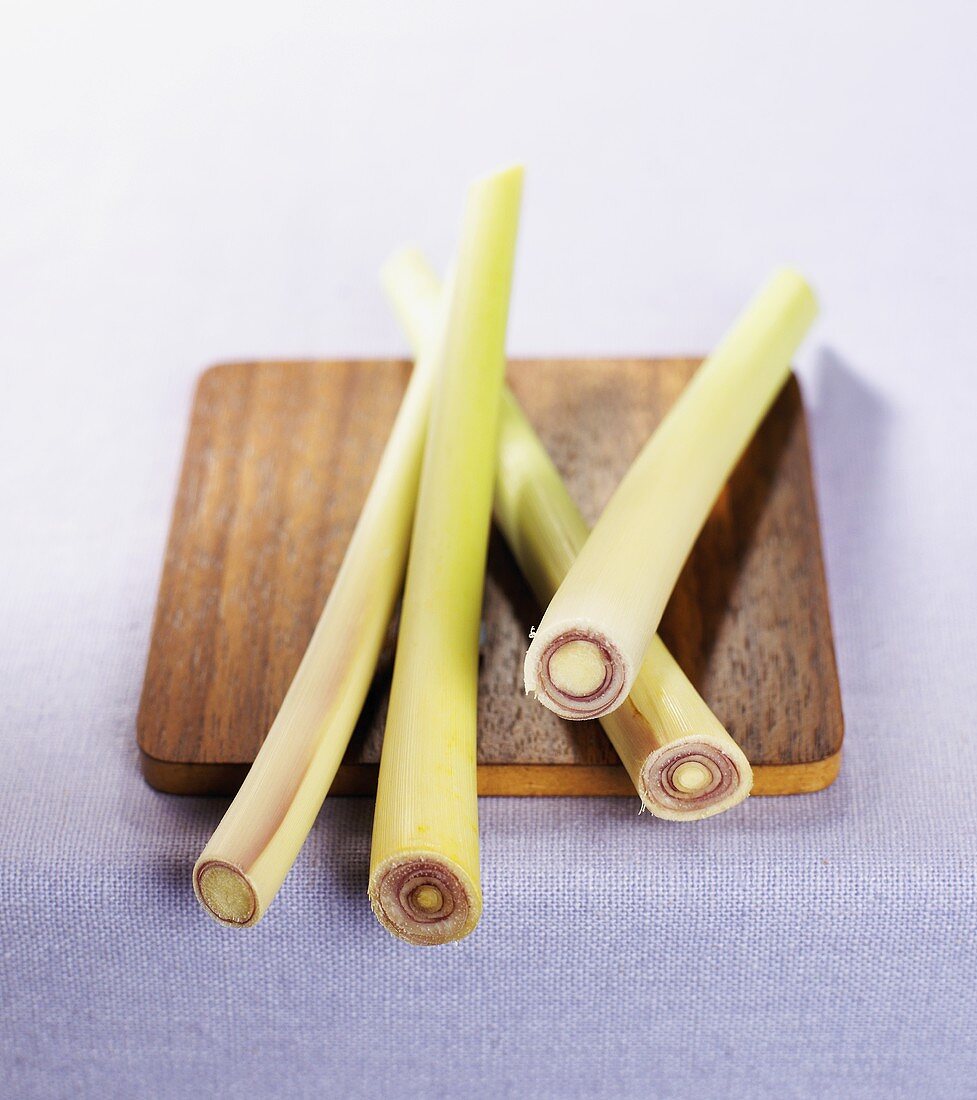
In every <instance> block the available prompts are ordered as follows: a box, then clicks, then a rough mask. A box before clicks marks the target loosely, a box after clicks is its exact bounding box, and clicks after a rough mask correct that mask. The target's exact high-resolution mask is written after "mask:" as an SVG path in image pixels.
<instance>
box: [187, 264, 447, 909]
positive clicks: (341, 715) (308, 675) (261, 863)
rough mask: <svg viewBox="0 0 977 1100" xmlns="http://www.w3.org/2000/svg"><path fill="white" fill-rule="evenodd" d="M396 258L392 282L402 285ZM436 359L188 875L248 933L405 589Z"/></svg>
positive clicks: (354, 710) (311, 808) (333, 758)
mask: <svg viewBox="0 0 977 1100" xmlns="http://www.w3.org/2000/svg"><path fill="white" fill-rule="evenodd" d="M402 262H403V261H402V260H401V259H399V258H398V257H394V258H393V259H392V260H391V261H390V263H389V264H388V265H387V267H386V268H385V270H384V279H385V280H388V281H389V280H391V279H392V280H394V281H396V282H397V283H398V285H399V284H402V282H403V280H404V279H409V278H410V267H409V265H408V266H407V267H406V268H405V269H404V270H400V267H401V264H402ZM437 367H438V359H437V354H436V352H432V353H431V354H429V355H426V356H422V357H420V358H419V359H418V361H417V365H416V367H415V369H414V372H413V375H412V376H411V379H410V382H409V383H408V386H407V391H406V393H405V394H404V398H403V401H402V403H401V406H400V409H399V411H398V413H397V418H396V420H395V422H394V426H393V430H392V431H391V434H390V437H389V440H388V441H387V445H386V448H385V450H384V452H383V456H382V458H381V459H380V465H379V468H378V469H377V473H376V476H375V477H374V479H373V483H372V485H371V487H370V491H369V493H368V495H367V498H366V502H365V504H364V506H363V511H362V513H361V514H360V517H359V520H358V521H357V524H356V528H355V529H354V531H353V536H352V538H351V539H350V543H349V546H348V548H347V550H346V555H345V557H344V558H343V562H342V565H341V567H340V570H339V573H338V574H337V576H336V579H335V581H334V582H333V586H332V590H331V592H330V593H329V598H328V600H327V601H326V605H325V607H324V608H323V611H322V614H321V616H320V618H319V622H318V625H317V626H316V629H315V632H314V633H313V635H312V639H311V641H310V642H309V646H308V649H307V650H306V652H305V656H304V657H303V659H302V662H301V664H300V665H299V668H298V671H297V672H296V674H295V677H294V679H293V680H292V683H291V686H290V687H289V689H288V693H287V694H286V696H285V699H284V701H283V703H282V706H281V709H280V710H279V712H278V715H277V716H276V718H275V720H274V722H273V724H272V726H271V729H270V731H269V733H268V736H267V738H266V739H265V741H264V743H263V744H262V746H261V749H260V751H259V752H258V755H257V757H256V758H255V761H254V763H253V764H252V766H251V769H250V771H249V772H248V774H247V776H246V778H245V780H244V783H243V784H242V785H241V789H240V790H239V791H238V793H237V795H236V796H235V798H234V801H233V802H232V803H231V805H230V807H229V808H228V810H227V812H226V814H225V815H224V818H223V820H222V821H221V823H220V825H219V826H218V827H217V831H216V832H215V833H214V835H213V837H211V839H210V842H209V843H208V844H207V846H206V848H205V849H204V851H203V853H202V854H201V856H200V858H199V859H198V860H197V863H196V865H195V867H194V869H193V888H194V892H195V893H196V895H197V897H198V898H199V900H200V901H201V903H202V904H203V905H204V907H205V908H206V910H207V911H208V912H209V913H210V914H211V916H213V917H215V918H216V919H217V920H219V921H220V922H221V923H222V924H226V925H230V926H234V927H239V928H243V927H249V926H250V925H253V924H255V923H256V922H257V921H258V920H259V919H260V918H261V916H262V915H263V914H264V912H265V910H266V909H267V907H268V905H269V904H270V903H271V901H272V899H273V898H274V897H275V894H277V893H278V890H279V888H280V886H281V884H282V882H283V881H284V879H285V876H286V875H287V874H288V871H289V869H290V868H291V866H292V864H293V863H294V862H295V857H296V856H297V855H298V853H299V850H300V849H301V847H302V844H303V843H304V842H305V838H306V837H307V836H308V834H309V830H310V829H311V828H312V824H313V822H314V821H315V817H316V814H317V813H318V812H319V808H320V807H321V805H322V802H323V799H324V798H325V796H326V793H327V792H328V790H329V787H330V786H331V784H332V781H333V779H334V778H335V775H336V770H337V769H338V767H339V764H340V762H341V761H342V758H343V754H344V753H345V751H346V747H347V745H348V744H349V739H350V736H351V734H352V732H353V728H354V726H355V725H356V720H357V718H358V717H359V714H360V711H361V710H362V708H363V702H364V700H365V698H366V694H367V690H368V689H369V686H370V682H371V680H372V678H373V674H374V672H375V670H376V665H377V660H378V658H379V655H380V650H381V648H382V646H383V642H384V638H385V635H386V631H387V627H388V624H389V622H390V618H391V616H392V614H393V610H394V607H395V605H396V601H397V599H398V597H399V595H400V592H401V589H402V587H403V579H404V571H405V569H406V564H407V550H408V545H409V542H410V532H411V524H412V521H413V515H414V503H415V499H416V496H417V485H418V479H419V477H420V470H421V462H422V458H423V453H424V437H425V430H426V427H427V418H428V409H429V407H430V402H431V393H432V390H433V384H434V379H435V377H436V373H437Z"/></svg>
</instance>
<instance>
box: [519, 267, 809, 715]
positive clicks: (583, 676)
mask: <svg viewBox="0 0 977 1100" xmlns="http://www.w3.org/2000/svg"><path fill="white" fill-rule="evenodd" d="M816 313H817V305H816V302H815V298H814V294H813V293H812V291H811V289H810V287H809V286H808V285H807V283H805V281H804V280H803V279H802V278H801V276H800V275H798V274H797V273H796V272H794V271H790V270H781V271H778V272H777V273H776V274H775V275H774V276H773V277H772V278H771V279H770V280H769V282H768V283H767V284H766V286H764V288H763V289H762V290H761V291H760V293H759V294H758V295H757V296H756V298H754V300H753V301H752V302H751V303H750V305H749V306H748V308H747V309H746V311H745V312H744V313H743V314H742V315H741V317H740V318H739V319H738V320H737V321H736V323H735V324H734V326H733V328H732V329H731V330H730V331H729V333H728V334H727V336H726V337H725V339H724V340H723V341H722V343H721V344H720V345H719V347H718V348H717V349H716V351H715V352H713V354H712V355H710V356H709V358H708V359H707V360H706V361H705V362H704V363H703V365H702V366H701V367H700V368H699V370H698V372H697V373H696V375H695V377H694V378H693V379H692V381H691V382H690V383H689V385H688V386H687V387H686V389H685V391H684V392H683V393H682V395H681V397H680V398H679V399H678V401H677V402H676V403H675V405H674V406H673V407H672V409H671V410H670V411H669V413H668V415H667V416H666V417H665V419H664V420H663V421H662V423H661V425H660V426H659V428H658V429H657V431H656V432H655V433H654V435H653V436H652V437H651V439H650V440H649V441H648V443H647V444H646V445H645V447H644V449H643V450H642V452H641V453H640V454H639V455H638V457H637V459H635V461H634V463H633V465H632V466H631V469H630V470H629V471H628V473H627V474H626V475H625V477H624V479H623V480H622V481H621V483H620V485H619V486H618V488H617V489H616V491H615V492H614V495H613V496H612V497H611V499H610V501H609V503H608V504H607V507H606V508H605V509H604V512H603V514H602V515H601V517H600V519H598V521H597V523H596V525H595V526H594V529H593V531H592V532H591V533H590V536H589V538H588V539H587V541H586V543H585V544H584V546H583V548H582V549H581V551H580V553H579V554H578V555H577V557H576V559H575V560H574V562H573V565H572V566H571V567H570V570H569V572H568V573H567V575H566V577H565V578H564V579H563V581H562V583H561V584H560V586H559V588H558V589H557V591H556V594H555V595H554V596H553V599H552V600H551V601H550V604H549V606H548V607H547V609H546V611H545V613H544V614H543V618H542V621H541V622H540V624H539V627H538V628H537V629H536V633H535V636H534V637H533V640H532V644H531V645H530V647H529V651H528V653H527V654H526V664H525V670H524V671H525V685H526V691H527V692H534V693H535V694H536V697H537V698H538V699H539V700H540V701H541V702H542V703H543V704H544V705H545V706H547V707H549V709H550V710H552V711H555V712H556V713H557V714H560V715H562V716H563V717H564V718H573V719H584V718H600V717H602V716H603V715H606V714H610V713H612V712H613V711H614V710H616V709H617V708H618V707H620V706H621V704H622V703H623V702H624V700H625V699H626V698H627V697H628V695H629V693H630V692H631V689H632V687H633V686H634V681H635V677H636V676H637V674H638V670H639V669H640V668H641V665H642V662H643V661H644V659H645V655H646V654H647V652H648V649H649V647H650V645H651V642H652V639H653V638H654V636H655V631H656V630H657V629H658V624H659V623H660V622H661V617H662V613H663V612H664V610H665V605H666V603H667V602H668V598H669V596H670V595H671V592H672V589H673V588H674V587H675V582H676V580H677V579H678V575H679V572H680V571H681V569H682V565H683V563H684V562H685V559H686V558H687V557H688V554H689V551H690V550H691V549H692V545H693V543H694V542H695V539H696V536H697V535H698V533H699V531H700V529H701V528H702V525H703V523H704V522H705V520H706V517H707V516H708V515H709V511H710V509H711V508H712V505H713V503H714V502H715V500H716V497H717V496H718V495H719V493H720V490H721V489H722V487H723V485H724V484H725V482H726V479H727V477H728V476H729V474H730V472H731V471H732V469H733V467H734V466H735V464H736V462H737V460H738V459H739V457H740V455H741V454H742V453H743V450H744V449H745V448H746V445H747V443H749V441H750V438H751V437H752V435H753V433H754V432H755V431H756V428H757V425H758V424H759V423H760V421H761V420H762V419H763V416H764V415H765V413H766V411H767V409H768V408H769V407H770V405H771V404H772V403H773V400H774V398H775V397H776V396H777V393H778V392H779V391H780V389H781V387H782V386H783V384H784V382H785V381H786V379H787V376H788V373H789V371H790V359H791V356H792V355H793V353H794V352H795V351H796V349H797V346H798V345H799V344H800V342H801V340H802V339H803V337H804V334H805V333H806V331H807V329H808V328H809V326H810V324H811V322H812V321H813V320H814V317H815V315H816Z"/></svg>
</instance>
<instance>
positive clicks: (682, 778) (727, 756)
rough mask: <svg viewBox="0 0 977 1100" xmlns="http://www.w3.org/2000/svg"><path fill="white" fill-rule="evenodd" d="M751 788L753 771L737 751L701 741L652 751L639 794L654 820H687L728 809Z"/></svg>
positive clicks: (692, 739) (713, 740)
mask: <svg viewBox="0 0 977 1100" xmlns="http://www.w3.org/2000/svg"><path fill="white" fill-rule="evenodd" d="M752 786H753V770H752V768H751V767H750V764H749V761H748V760H747V759H746V757H745V756H744V754H743V753H742V751H740V750H739V749H738V748H736V746H735V745H730V744H725V743H724V742H723V741H721V740H719V739H718V738H712V737H708V736H703V737H687V738H683V739H682V740H681V741H674V742H672V743H671V744H670V745H666V746H664V747H663V748H661V749H658V750H657V751H656V752H653V753H652V754H651V755H650V756H649V757H648V759H647V760H646V761H645V763H644V766H643V767H642V769H641V787H640V791H639V793H640V795H641V798H642V801H643V802H644V803H645V805H646V807H647V808H648V809H649V810H650V811H651V812H652V813H653V814H654V815H655V816H656V817H664V818H668V819H670V820H672V821H679V820H681V821H688V820H690V819H697V818H704V817H712V816H713V815H714V814H720V813H722V812H723V811H724V810H728V809H730V808H731V807H732V806H735V805H737V803H739V802H742V801H743V799H744V798H746V796H747V795H748V794H749V793H750V789H751V788H752Z"/></svg>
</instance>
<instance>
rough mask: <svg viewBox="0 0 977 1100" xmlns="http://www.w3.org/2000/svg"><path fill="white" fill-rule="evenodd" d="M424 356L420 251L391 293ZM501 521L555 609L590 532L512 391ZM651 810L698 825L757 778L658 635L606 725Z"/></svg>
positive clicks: (406, 257)
mask: <svg viewBox="0 0 977 1100" xmlns="http://www.w3.org/2000/svg"><path fill="white" fill-rule="evenodd" d="M385 288H386V290H387V293H388V295H389V296H390V298H391V301H392V303H393V306H394V309H395V311H396V313H397V316H398V318H399V320H400V322H401V324H402V325H403V327H404V329H405V331H406V333H407V337H408V340H409V341H410V343H411V346H412V348H413V349H414V351H415V353H416V354H419V355H423V354H425V349H427V348H428V347H429V346H430V344H431V342H432V340H433V339H434V337H435V336H436V329H435V317H436V315H437V309H438V303H439V300H440V294H441V287H440V283H439V281H438V278H437V275H436V274H435V273H434V271H433V269H432V268H431V267H430V266H429V264H428V263H427V261H426V260H425V259H424V257H423V256H421V255H420V254H419V253H417V252H414V251H412V252H410V253H409V254H406V253H402V254H401V255H399V256H398V263H397V266H396V273H395V276H394V277H393V278H391V279H390V280H388V281H387V283H386V284H385ZM495 519H496V522H497V523H498V525H499V527H500V528H501V530H502V533H503V534H504V536H505V538H506V541H507V542H508V544H509V546H510V548H511V549H512V552H513V554H514V555H515V557H516V560H517V562H518V563H519V567H520V569H521V570H522V572H523V574H524V575H525V577H526V579H527V580H528V581H529V583H530V585H531V586H532V588H533V590H534V592H535V593H536V596H537V598H538V599H539V600H540V602H541V603H543V604H545V603H546V602H547V601H548V600H549V599H550V598H551V597H552V595H553V593H554V592H555V591H556V589H557V588H558V586H559V584H560V582H561V581H562V580H563V578H564V576H566V573H567V571H568V570H569V568H570V566H571V565H572V564H573V560H574V558H575V557H576V555H577V554H578V553H579V552H580V549H581V547H582V546H583V544H584V543H585V542H586V541H587V534H588V529H587V525H586V522H585V520H584V518H583V516H582V515H581V514H580V510H579V509H578V508H577V506H576V505H575V504H574V502H573V499H572V498H571V496H570V493H569V492H568V490H567V487H566V485H565V484H564V482H563V479H562V478H561V477H560V474H559V472H558V471H557V469H556V466H555V465H554V464H553V462H552V460H551V459H550V457H549V455H548V454H547V453H546V449H545V448H544V447H543V444H542V442H541V441H540V439H539V437H538V436H537V435H536V433H535V432H534V431H533V429H532V426H531V425H530V423H529V421H528V420H527V419H526V416H525V415H524V413H523V412H522V409H521V408H520V407H519V403H518V401H517V400H516V398H515V397H514V396H513V394H512V393H511V391H509V390H508V389H504V390H503V395H502V408H501V415H500V428H499V457H498V468H497V478H496V491H495ZM601 724H602V725H603V727H604V730H605V732H606V733H607V735H608V737H609V739H610V741H611V743H612V744H613V746H614V748H615V750H616V751H617V754H618V756H619V757H620V758H621V762H622V763H623V764H624V766H625V768H626V769H627V772H628V775H629V776H630V777H631V781H632V782H633V783H634V786H635V789H636V790H637V792H638V794H639V796H640V797H641V801H642V803H643V804H644V806H645V807H646V808H647V809H648V810H650V811H651V813H653V814H654V815H655V816H656V817H664V818H670V819H672V820H686V821H688V820H698V819H701V818H705V817H711V816H713V815H714V814H718V813H722V812H723V811H724V810H728V809H731V808H732V807H733V806H735V805H737V804H738V803H740V802H742V801H743V799H744V798H746V796H747V795H748V794H749V792H750V789H751V787H752V785H753V770H752V768H751V767H750V763H749V761H748V760H747V758H746V756H745V754H744V753H743V751H742V749H740V747H739V746H738V745H737V744H736V742H735V741H734V740H733V739H732V738H731V737H730V735H729V734H728V733H727V732H726V730H725V728H724V727H723V725H722V723H721V722H720V721H719V719H718V718H717V717H716V716H715V715H714V714H713V712H712V711H711V710H710V709H709V707H708V705H707V704H706V702H705V701H704V700H703V699H702V697H701V696H700V695H699V693H698V692H697V691H696V689H695V687H694V686H693V685H692V683H691V682H690V681H689V679H688V678H687V677H686V676H685V674H684V673H683V672H682V670H681V668H680V667H679V666H678V663H677V662H676V661H675V659H674V658H673V657H672V655H671V654H670V653H669V652H668V650H667V649H666V647H665V645H664V643H663V642H662V641H661V639H660V638H658V636H657V635H656V636H655V638H654V639H653V640H652V643H651V646H650V648H649V650H648V653H647V654H646V655H645V660H644V663H643V664H642V666H641V670H640V672H639V673H638V676H637V679H636V680H635V682H634V687H633V688H632V691H631V694H630V696H629V697H628V699H627V700H626V701H625V703H624V705H623V706H621V707H618V709H617V710H616V711H614V712H613V714H607V715H604V717H603V718H602V719H601Z"/></svg>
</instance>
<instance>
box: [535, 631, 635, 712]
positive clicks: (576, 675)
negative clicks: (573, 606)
mask: <svg viewBox="0 0 977 1100" xmlns="http://www.w3.org/2000/svg"><path fill="white" fill-rule="evenodd" d="M525 674H526V691H527V692H534V693H535V695H536V698H537V699H539V701H540V702H541V703H542V704H543V705H544V706H545V707H548V708H549V709H550V710H551V711H553V712H554V713H555V714H559V715H560V717H561V718H569V719H571V720H573V721H583V720H585V719H587V718H597V717H599V716H600V715H602V714H607V713H608V712H610V711H612V710H614V709H615V707H617V706H619V705H620V704H621V703H622V702H623V700H624V697H625V695H626V685H627V682H628V674H627V667H626V664H625V660H624V657H623V655H622V654H621V653H620V651H619V650H618V649H617V648H616V647H615V646H614V645H613V644H612V643H611V642H610V641H609V640H608V639H607V638H606V637H605V636H604V635H603V634H601V633H600V632H599V631H597V630H591V629H589V628H586V627H573V628H571V629H569V630H564V631H561V632H559V633H557V634H556V636H555V637H554V638H553V639H552V640H551V641H549V642H548V643H547V644H546V645H545V646H544V647H543V648H542V650H541V651H540V655H539V658H538V659H537V658H536V656H535V653H534V652H533V651H532V650H530V652H529V654H528V655H527V659H526V669H525Z"/></svg>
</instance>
